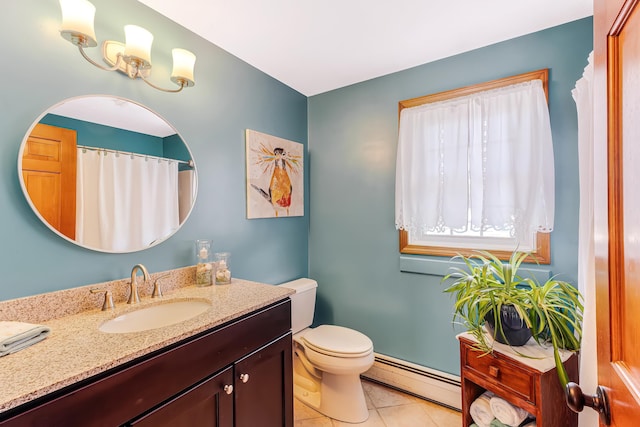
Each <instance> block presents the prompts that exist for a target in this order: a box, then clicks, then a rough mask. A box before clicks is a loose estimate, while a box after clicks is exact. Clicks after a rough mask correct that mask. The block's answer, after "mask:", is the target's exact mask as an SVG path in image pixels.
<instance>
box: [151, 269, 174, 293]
mask: <svg viewBox="0 0 640 427" xmlns="http://www.w3.org/2000/svg"><path fill="white" fill-rule="evenodd" d="M169 276H170V274H163V275H162V276H160V277H158V278H157V279H156V280H155V282H154V283H153V292H152V293H151V298H155V297H162V288H161V287H160V280H161V279H164V278H165V277H169Z"/></svg>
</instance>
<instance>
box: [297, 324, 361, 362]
mask: <svg viewBox="0 0 640 427" xmlns="http://www.w3.org/2000/svg"><path fill="white" fill-rule="evenodd" d="M300 339H301V341H303V343H304V344H305V346H307V347H308V348H309V349H311V350H313V351H316V352H318V353H321V354H324V355H327V356H333V357H340V358H356V357H363V356H367V355H369V354H371V353H372V352H373V342H371V339H369V337H368V336H366V335H364V334H363V333H361V332H358V331H355V330H353V329H349V328H345V327H342V326H335V325H320V326H318V327H317V328H313V329H309V330H308V331H306V333H305V334H304V335H303V336H302V337H301V338H300Z"/></svg>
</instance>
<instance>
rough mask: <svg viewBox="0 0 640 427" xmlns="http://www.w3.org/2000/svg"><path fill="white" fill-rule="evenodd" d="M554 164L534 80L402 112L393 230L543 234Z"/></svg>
mask: <svg viewBox="0 0 640 427" xmlns="http://www.w3.org/2000/svg"><path fill="white" fill-rule="evenodd" d="M553 165H554V163H553V143H552V139H551V126H550V121H549V110H548V107H547V102H546V98H545V94H544V90H543V87H542V82H541V81H540V80H532V81H530V82H525V83H519V84H516V85H512V86H507V87H504V88H500V89H495V90H490V91H485V92H480V93H477V94H473V95H469V96H464V97H460V98H455V99H452V100H447V101H442V102H437V103H430V104H425V105H420V106H417V107H412V108H405V109H403V110H402V113H401V116H400V125H399V137H398V152H397V160H396V228H398V229H405V230H408V231H413V230H416V231H422V232H427V231H442V230H443V228H445V227H446V228H450V229H453V230H456V231H461V232H462V231H466V228H467V227H468V221H467V216H468V212H469V211H470V212H471V227H472V228H473V229H474V230H480V229H482V230H487V229H489V228H494V229H498V230H503V229H514V230H516V233H517V234H516V237H522V236H524V235H525V234H529V233H531V232H532V231H551V230H552V229H553V218H554V197H555V194H554V166H553Z"/></svg>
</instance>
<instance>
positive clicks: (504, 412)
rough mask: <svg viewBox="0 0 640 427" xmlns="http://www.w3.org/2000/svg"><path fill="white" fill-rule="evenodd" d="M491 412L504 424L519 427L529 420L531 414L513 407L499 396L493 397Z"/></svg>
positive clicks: (490, 403) (490, 402)
mask: <svg viewBox="0 0 640 427" xmlns="http://www.w3.org/2000/svg"><path fill="white" fill-rule="evenodd" d="M489 405H490V407H491V412H493V415H494V416H495V417H496V418H497V419H498V421H500V422H501V423H502V424H506V425H508V426H512V427H517V426H519V425H520V424H522V422H523V421H524V420H526V419H527V417H528V416H529V413H528V412H527V411H525V410H524V409H522V408H518V407H517V406H513V405H512V404H511V403H509V402H507V401H506V400H504V399H501V398H499V397H497V396H493V397H492V398H491V400H490V401H489Z"/></svg>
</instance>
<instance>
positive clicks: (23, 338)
mask: <svg viewBox="0 0 640 427" xmlns="http://www.w3.org/2000/svg"><path fill="white" fill-rule="evenodd" d="M49 332H51V329H49V327H47V326H44V325H34V324H32V323H24V322H11V321H0V357H2V356H6V355H7V354H11V353H15V352H16V351H19V350H22V349H23V348H27V347H29V346H30V345H33V344H35V343H37V342H39V341H42V340H43V339H45V338H46V337H47V336H48V335H49Z"/></svg>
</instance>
